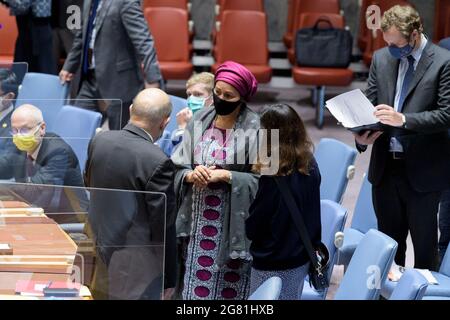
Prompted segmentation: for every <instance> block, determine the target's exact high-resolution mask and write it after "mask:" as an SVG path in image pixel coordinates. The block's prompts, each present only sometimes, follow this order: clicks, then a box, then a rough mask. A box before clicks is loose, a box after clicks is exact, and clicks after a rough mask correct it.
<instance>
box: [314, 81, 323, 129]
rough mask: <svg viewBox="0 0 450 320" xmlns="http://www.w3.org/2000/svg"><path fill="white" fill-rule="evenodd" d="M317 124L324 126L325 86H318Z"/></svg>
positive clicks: (319, 126) (320, 126)
mask: <svg viewBox="0 0 450 320" xmlns="http://www.w3.org/2000/svg"><path fill="white" fill-rule="evenodd" d="M317 95H318V99H317V107H316V126H317V128H319V129H322V128H323V114H324V111H325V86H320V87H317Z"/></svg>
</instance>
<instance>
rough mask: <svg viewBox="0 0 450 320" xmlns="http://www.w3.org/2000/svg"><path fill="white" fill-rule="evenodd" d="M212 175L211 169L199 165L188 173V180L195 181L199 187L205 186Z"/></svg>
mask: <svg viewBox="0 0 450 320" xmlns="http://www.w3.org/2000/svg"><path fill="white" fill-rule="evenodd" d="M210 177H211V169H209V168H207V167H205V166H197V167H195V169H194V170H193V171H191V172H189V173H188V174H187V175H186V178H185V180H186V182H187V183H193V184H194V185H195V186H197V187H201V188H204V187H206V185H207V184H208V182H209V179H210Z"/></svg>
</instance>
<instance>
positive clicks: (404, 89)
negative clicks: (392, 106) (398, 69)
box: [397, 55, 415, 112]
mask: <svg viewBox="0 0 450 320" xmlns="http://www.w3.org/2000/svg"><path fill="white" fill-rule="evenodd" d="M408 62H409V66H408V70H407V71H406V74H405V78H404V79H403V85H402V91H401V93H400V99H399V101H398V110H397V111H398V112H402V109H403V103H404V102H405V98H406V95H407V93H408V89H409V85H410V84H411V81H412V79H413V77H414V62H415V60H414V57H413V56H411V55H409V56H408Z"/></svg>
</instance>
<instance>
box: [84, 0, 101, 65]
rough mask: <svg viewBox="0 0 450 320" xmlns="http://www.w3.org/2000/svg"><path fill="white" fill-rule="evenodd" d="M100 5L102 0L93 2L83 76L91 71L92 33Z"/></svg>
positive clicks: (85, 46) (85, 48) (85, 47)
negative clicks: (90, 45) (90, 50)
mask: <svg viewBox="0 0 450 320" xmlns="http://www.w3.org/2000/svg"><path fill="white" fill-rule="evenodd" d="M99 3H100V0H93V1H92V9H91V14H90V15H89V21H88V26H87V31H86V42H85V43H84V52H83V74H86V73H87V72H88V70H89V62H90V61H89V43H90V42H91V38H92V31H93V30H94V21H95V17H96V16H97V9H98V5H99Z"/></svg>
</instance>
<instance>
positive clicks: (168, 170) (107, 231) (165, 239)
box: [85, 124, 176, 299]
mask: <svg viewBox="0 0 450 320" xmlns="http://www.w3.org/2000/svg"><path fill="white" fill-rule="evenodd" d="M174 170H175V168H174V165H173V163H172V161H171V160H170V159H168V158H167V156H166V155H165V154H164V153H163V152H162V151H161V150H160V149H159V147H158V146H156V145H155V144H153V142H152V141H151V139H150V137H149V136H148V135H147V133H146V132H145V131H144V130H142V129H140V128H138V127H136V126H134V125H132V124H128V125H127V126H126V127H125V128H124V129H123V130H120V131H108V132H104V133H100V134H98V135H97V136H96V137H95V138H94V139H93V140H92V142H91V144H90V146H89V151H88V160H87V163H86V172H85V180H86V184H87V186H89V187H94V188H106V189H109V190H106V191H104V190H97V191H96V190H93V191H91V203H90V204H91V206H90V211H89V222H90V226H91V228H92V232H93V234H94V238H95V241H96V246H97V252H98V254H99V255H100V257H101V259H102V261H103V262H104V264H105V265H106V267H107V270H108V272H107V273H108V274H107V275H103V276H104V277H106V276H107V277H108V279H109V281H108V286H109V289H108V295H109V298H110V299H114V298H120V299H146V298H159V297H156V296H155V295H154V294H153V293H154V292H150V291H152V290H151V289H149V288H150V287H152V286H154V283H155V281H157V278H158V277H159V276H161V273H162V267H163V262H164V254H165V270H164V271H165V287H167V288H168V287H174V286H175V278H176V277H175V276H176V275H175V270H176V249H175V248H176V247H175V241H176V239H175V217H176V212H175V195H174V186H173V181H174ZM111 189H121V190H128V191H115V190H111ZM131 191H136V192H135V193H132V192H131ZM139 191H141V192H139ZM143 192H146V193H143ZM164 243H165V248H166V250H165V252H164V251H163V250H162V249H163V247H164ZM161 288H162V286H160V287H159V288H157V290H158V291H159V293H161ZM96 290H98V291H101V290H106V289H105V288H99V287H97V288H96Z"/></svg>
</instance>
